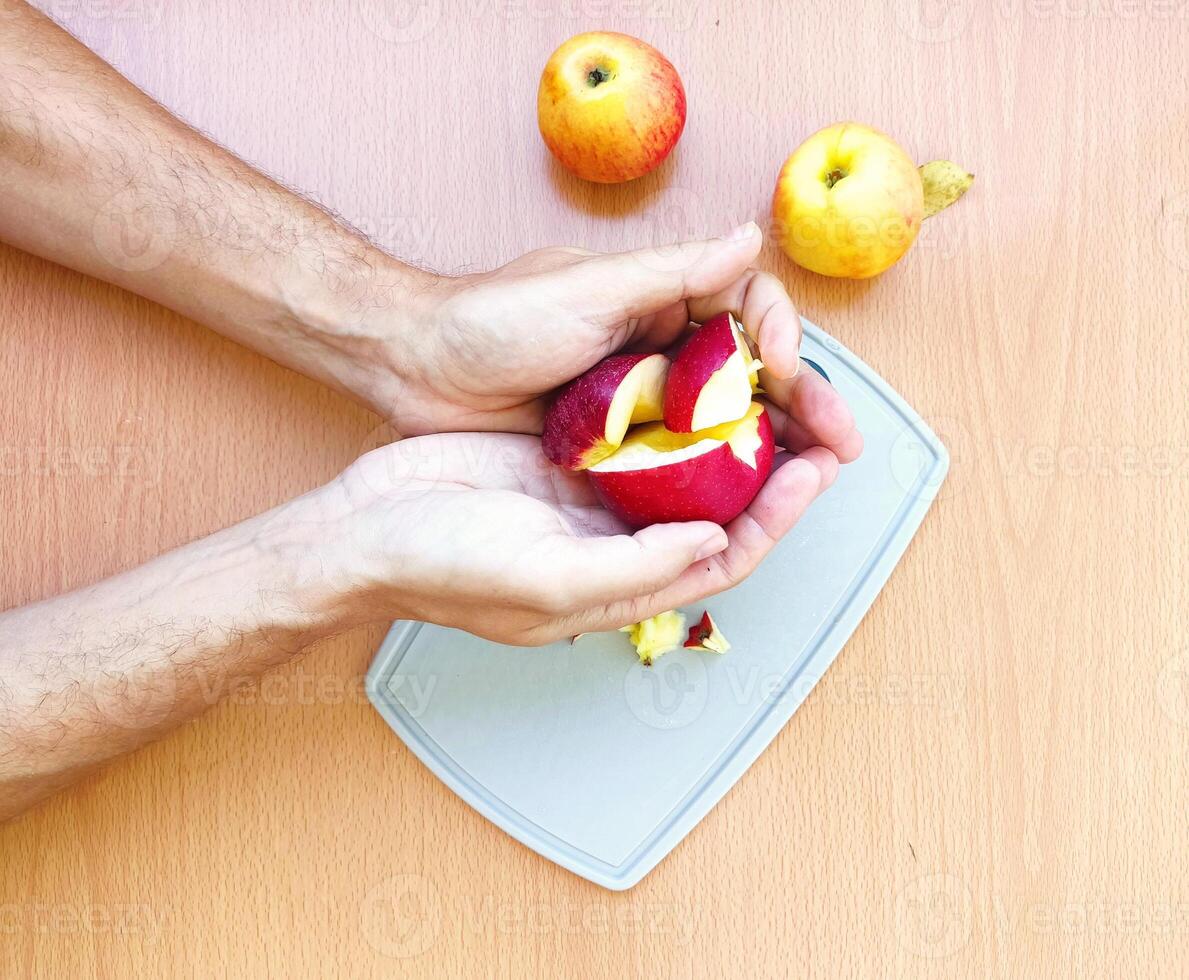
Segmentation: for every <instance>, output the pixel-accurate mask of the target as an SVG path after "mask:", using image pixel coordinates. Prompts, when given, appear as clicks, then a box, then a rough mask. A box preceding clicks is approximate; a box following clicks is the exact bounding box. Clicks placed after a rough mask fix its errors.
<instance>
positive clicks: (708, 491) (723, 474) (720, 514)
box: [587, 402, 775, 527]
mask: <svg viewBox="0 0 1189 980" xmlns="http://www.w3.org/2000/svg"><path fill="white" fill-rule="evenodd" d="M742 415H743V417H742V418H739V419H736V420H735V421H733V422H726V423H724V424H722V425H719V426H715V427H713V428H710V429H707V430H705V431H702V432H692V433H687V432H672V431H670V430H669V429H666V428H665V426H664V425H663V424H661V423H654V424H652V425H642V426H640V427H639V428H636V429H633V430H632V431H631V432H630V433H629V434H628V437H627V438H626V439H625V440H624V442H623V445H622V446H620V447H619V449H618V450H616V451H615V452H613V453H612V454H611V455H610V456H608V457H607V458H606V459H604V460H603V461H602V462H600V463H597V464H596V465H594V466H592V467H591V468H590V469H589V470H588V471H587V472H588V473H589V474H590V479H591V482H592V483H593V484H594V488H595V492H596V493H597V494H598V495H599V499H600V500H602V502H603V504H604V506H605V507H606V508H607V509H608V510H609V511H611V513H613V514H615V515H616V516H617V517H619V518H620V519H621V520H623V521H625V522H627V523H628V524H630V525H632V526H633V527H644V526H645V525H647V524H658V523H663V522H667V521H714V522H715V523H717V524H725V523H726V522H727V521H729V520H731V519H732V518H733V517H735V516H736V515H738V514H739V513H740V512H742V510H743V509H744V508H745V507H746V506H747V505H748V504H750V503H751V502H752V500H753V499H754V498H755V495H756V494H757V493H758V492H759V489H760V487H761V486H763V484H764V481H765V480H766V479H767V478H768V474H769V473H770V472H771V470H772V457H773V454H774V452H775V449H774V446H773V439H772V424H771V422H769V420H768V413H767V412H765V411H764V409H763V406H761V405H760V404H759V403H758V402H751V403H750V404H749V405H748V406H747V407H745V409H744V410H743V413H742Z"/></svg>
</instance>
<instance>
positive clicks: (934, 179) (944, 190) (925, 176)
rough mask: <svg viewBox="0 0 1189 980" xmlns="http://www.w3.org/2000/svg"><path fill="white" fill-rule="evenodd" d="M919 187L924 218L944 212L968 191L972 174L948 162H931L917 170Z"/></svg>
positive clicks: (971, 182)
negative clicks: (919, 181) (922, 194)
mask: <svg viewBox="0 0 1189 980" xmlns="http://www.w3.org/2000/svg"><path fill="white" fill-rule="evenodd" d="M919 170H920V173H921V187H922V188H923V189H924V192H925V213H924V216H925V217H926V218H931V217H933V215H935V214H937V213H938V212H939V211H944V210H945V209H946V208H948V207H949V206H950V205H951V204H953V203H954V202H955V201H957V200H958V198H960V197H961V196H962V195H963V194H965V193H966V192H967V191H968V190H970V185H971V184H973V183H974V174H968V173H967V172H966V171H965V170H963V169H962V168H961V167H959V166H958V165H957V164H956V163H951V162H950V161H949V160H932V161H930V162H929V163H926V164H924V165H923V166H922V167H920V168H919Z"/></svg>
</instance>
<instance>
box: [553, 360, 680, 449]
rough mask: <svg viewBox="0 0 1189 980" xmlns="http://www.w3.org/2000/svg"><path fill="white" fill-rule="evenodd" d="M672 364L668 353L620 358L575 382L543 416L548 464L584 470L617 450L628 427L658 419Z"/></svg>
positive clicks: (604, 364) (587, 373)
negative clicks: (666, 354)
mask: <svg viewBox="0 0 1189 980" xmlns="http://www.w3.org/2000/svg"><path fill="white" fill-rule="evenodd" d="M669 363H670V362H669V359H668V358H667V357H666V356H665V355H664V354H616V355H614V356H612V357H607V358H604V359H603V360H602V361H600V362H599V363H598V364H596V365H595V366H594V367H592V368H591V369H590V370H589V371H587V372H586V373H585V374H583V375H581V376H580V377H578V378H576V379H575V380H573V381H571V382H570V383H569V384H568V385H567V386H566V387H565V388H563V389H562V390H561V393H560V394H559V395H558V396H557V398H556V399H555V400H554V402H553V405H552V406H550V408H549V411H548V413H546V415H545V423H544V426H543V429H542V432H541V448H542V450H543V451H544V453H545V455H546V457H548V459H549V461H550V462H551V463H555V464H556V465H558V466H564V467H565V468H566V469H570V470H584V469H586V468H587V467H590V466H593V465H594V464H595V463H597V462H599V461H600V460H603V459H606V458H607V457H608V456H610V455H611V454H612V453H613V452H615V450H616V449H617V448H619V445H620V444H621V443H622V442H623V438H624V436H625V435H626V434H627V431H628V427H629V426H631V425H636V424H638V423H641V422H655V421H659V420H660V419H661V418H662V416H663V414H664V391H665V379H666V377H667V376H668V373H669Z"/></svg>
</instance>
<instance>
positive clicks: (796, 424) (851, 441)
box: [760, 368, 863, 463]
mask: <svg viewBox="0 0 1189 980" xmlns="http://www.w3.org/2000/svg"><path fill="white" fill-rule="evenodd" d="M760 382H761V384H762V385H763V387H764V396H765V401H766V402H767V403H768V404H769V405H770V406H771V412H770V417H771V419H772V429H773V432H774V433H775V436H776V442H777V444H778V445H781V446H783V447H784V448H785V449H789V450H792V451H793V452H802V451H803V450H806V449H808V448H810V447H811V446H825V447H826V448H827V449H829V450H830V451H831V452H833V453H834V454H835V455H836V456H837V457H838V459H839V461H841V462H843V463H850V462H853V461H854V460H855V459H857V458H858V456H859V453H860V452H861V451H862V449H863V438H862V436H861V435H859V432H858V430H857V429H856V428H855V417H854V414H853V413H852V412H851V410H850V406H849V405H847V404H846V399H844V398H843V397H842V395H841V394H840V393H839V392H838V389H837V388H835V387H834V386H833V385H832V384H830V382H828V381H827V380H826V379H825V378H823V377H822V376H821V375H820V374H818V373H817V372H816V371H814V370H813V369H812V368H802V369H801V370H800V371H798V372H797V374H795V375H794V376H793V377H792V378H789V379H787V380H786V379H781V378H773V377H770V376H765V374H764V372H762V371H761V372H760Z"/></svg>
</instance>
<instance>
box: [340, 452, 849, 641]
mask: <svg viewBox="0 0 1189 980" xmlns="http://www.w3.org/2000/svg"><path fill="white" fill-rule="evenodd" d="M837 472H838V461H837V460H836V459H835V457H834V455H833V454H832V453H831V452H830V451H829V450H827V449H823V448H821V447H816V448H812V449H809V450H807V451H806V452H804V453H801V454H800V455H799V456H797V457H792V456H789V455H782V456H781V457H778V461H777V469H776V470H775V471H774V473H773V475H772V477H771V478H770V479H769V480H768V482H767V484H766V485H765V486H764V488H763V489H762V490H761V491H760V494H759V496H758V497H756V499H755V501H753V503H752V504H751V506H750V507H749V508H748V509H747V510H746V511H745V512H744V513H743V514H741V515H740V516H739V517H737V518H736V519H735V520H734V521H732V522H731V523H730V524H729V525H727V527H726V528H725V529H724V528H721V527H719V526H718V525H717V524H711V523H708V522H701V521H699V522H689V523H675V524H657V525H652V526H651V527H647V528H644V529H643V530H641V531H637V532H636V533H635V534H632V533H631V532H630V531H629V530H628V529H627V528H625V527H624V525H622V524H621V523H620V522H619V521H618V520H617V519H616V518H614V517H613V516H612V515H610V514H609V513H607V511H605V510H604V509H603V508H602V507H601V506H600V505H599V503H598V500H597V499H596V497H595V495H594V492H593V491H592V489H591V487H590V484H589V481H588V480H587V478H586V477H585V476H583V475H580V474H573V473H567V472H565V471H563V470H560V469H558V468H557V467H555V466H553V465H552V464H550V463H549V462H548V461H547V460H546V459H545V457H544V456H543V455H542V453H541V447H540V440H538V439H536V438H534V437H531V436H523V435H502V434H500V435H496V434H490V435H489V434H480V433H458V434H451V435H438V436H422V437H419V438H413V439H406V440H403V441H401V442H399V443H394V444H393V445H390V446H385V447H383V448H381V449H377V450H375V451H373V452H371V453H369V454H368V455H366V456H364V457H362V458H361V459H359V460H358V461H357V462H356V463H355V464H354V465H353V466H351V467H350V468H349V469H348V470H347V471H346V472H344V474H343V475H342V476H341V477H340V478H339V479H338V480H337V481H335V482H334V483H332V484H330V485H329V486H328V487H326V488H324V490H322V491H319V495H321V496H322V497H323V504H322V506H323V508H328V509H329V512H330V513H332V514H335V515H337V516H336V517H335V520H334V528H333V531H332V532H331V533H328V534H327V535H325V541H326V543H325V545H324V546H322V547H321V548H320V552H319V554H320V560H321V561H322V563H323V565H324V567H325V568H326V570H327V571H326V574H327V578H328V580H329V581H333V582H343V583H350V585H349V586H348V587H346V589H347V592H349V597H348V598H346V599H345V603H346V605H347V606H349V607H353V608H356V609H358V610H359V612H358V613H357V614H356V615H360V616H363V615H365V613H364V611H366V616H367V617H368V618H376V617H383V618H401V619H417V620H423V621H429V622H434V623H440V624H443V625H446V626H456V627H459V628H461V629H465V630H467V631H468V632H471V633H475V634H477V635H479V636H484V637H487V638H489V639H493V640H497V641H499V642H501V643H513V644H524V645H536V644H542V643H549V642H551V641H553V640H557V639H559V638H562V637H566V636H573V635H575V634H576V633H582V632H587V631H594V630H608V629H615V628H617V627H619V626H623V625H625V624H626V623H631V622H636V621H638V620H640V619H643V618H645V617H647V616H652V615H655V614H656V613H658V612H662V611H664V610H666V609H671V608H673V607H674V606H681V605H687V604H689V603H691V602H695V601H697V600H699V599H703V598H705V597H706V596H709V595H713V594H714V593H717V592H721V591H723V590H724V589H727V588H729V587H731V586H732V585H734V584H736V583H737V582H739V581H741V580H742V579H743V578H745V577H746V576H747V575H749V574H750V573H751V572H752V571H753V570H754V569H755V567H756V565H758V564H759V562H760V561H761V559H762V558H763V557H764V556H765V555H766V554H767V553H768V551H769V550H770V549H771V548H772V546H773V545H774V544H775V543H776V542H777V541H778V540H779V539H780V538H781V537H782V536H783V535H784V534H785V532H787V531H788V530H789V528H791V527H792V526H793V524H794V523H796V521H797V520H798V519H799V518H800V516H801V514H802V513H804V511H805V508H806V507H808V506H809V504H810V503H812V502H813V500H814V499H815V498H816V497H817V496H818V494H819V493H821V492H822V491H823V490H825V489H826V488H827V487H829V486H830V484H832V483H833V482H834V478H835V476H836V475H837Z"/></svg>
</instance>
